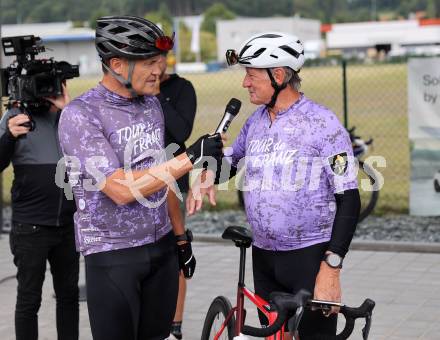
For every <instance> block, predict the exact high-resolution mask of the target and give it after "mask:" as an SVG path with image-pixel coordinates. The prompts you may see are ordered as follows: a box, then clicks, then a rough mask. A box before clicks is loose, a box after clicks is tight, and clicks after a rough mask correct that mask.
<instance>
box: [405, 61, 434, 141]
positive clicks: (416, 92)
mask: <svg viewBox="0 0 440 340" xmlns="http://www.w3.org/2000/svg"><path fill="white" fill-rule="evenodd" d="M408 110H409V138H410V139H417V138H440V58H414V59H410V60H409V62H408Z"/></svg>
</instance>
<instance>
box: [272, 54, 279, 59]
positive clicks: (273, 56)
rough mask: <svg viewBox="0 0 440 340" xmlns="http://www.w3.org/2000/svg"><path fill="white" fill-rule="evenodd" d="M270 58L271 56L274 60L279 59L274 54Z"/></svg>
mask: <svg viewBox="0 0 440 340" xmlns="http://www.w3.org/2000/svg"><path fill="white" fill-rule="evenodd" d="M270 56H271V57H272V58H275V59H278V56H277V55H273V54H271V55H270Z"/></svg>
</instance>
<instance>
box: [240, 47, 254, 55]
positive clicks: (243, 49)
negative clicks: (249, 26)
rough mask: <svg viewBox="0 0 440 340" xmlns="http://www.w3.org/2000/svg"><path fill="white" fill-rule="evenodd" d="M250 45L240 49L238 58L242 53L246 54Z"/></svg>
mask: <svg viewBox="0 0 440 340" xmlns="http://www.w3.org/2000/svg"><path fill="white" fill-rule="evenodd" d="M251 46H252V45H246V46H245V47H243V48H242V49H241V51H240V55H239V57H241V56H242V55H243V53H244V52H246V50H247V49H248V48H249V47H251Z"/></svg>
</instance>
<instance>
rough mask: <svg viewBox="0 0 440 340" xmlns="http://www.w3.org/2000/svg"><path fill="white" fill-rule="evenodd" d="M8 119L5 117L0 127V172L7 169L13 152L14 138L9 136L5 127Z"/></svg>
mask: <svg viewBox="0 0 440 340" xmlns="http://www.w3.org/2000/svg"><path fill="white" fill-rule="evenodd" d="M9 118H10V117H5V121H4V122H2V124H1V126H0V172H2V171H3V170H5V169H6V168H7V167H8V165H9V163H10V162H11V159H12V156H13V154H14V150H15V141H16V138H14V136H12V135H11V133H10V132H9V129H8V127H7V120H8V119H9Z"/></svg>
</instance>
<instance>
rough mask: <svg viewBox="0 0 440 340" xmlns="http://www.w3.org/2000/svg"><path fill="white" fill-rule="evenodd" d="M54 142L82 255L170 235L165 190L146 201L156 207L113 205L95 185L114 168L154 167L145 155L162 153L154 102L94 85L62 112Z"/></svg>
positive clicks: (160, 121) (160, 120)
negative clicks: (71, 196)
mask: <svg viewBox="0 0 440 340" xmlns="http://www.w3.org/2000/svg"><path fill="white" fill-rule="evenodd" d="M59 137H60V143H61V147H62V150H63V153H64V156H65V159H66V163H67V172H68V175H69V181H70V182H71V184H72V190H73V193H74V196H75V201H76V205H77V212H76V213H75V216H74V220H75V230H76V242H77V249H78V250H79V251H80V252H81V253H82V254H83V255H89V254H92V253H98V252H103V251H110V250H116V249H122V248H129V247H136V246H140V245H144V244H148V243H152V242H155V241H157V240H158V239H160V238H161V237H162V236H164V235H165V234H167V233H168V232H169V231H170V230H171V225H170V221H169V217H168V210H167V205H166V200H164V195H165V194H166V193H165V189H163V190H160V191H159V192H156V193H154V194H153V195H150V196H149V197H148V198H147V199H148V200H149V201H150V202H154V203H155V205H156V206H151V205H148V204H141V203H140V201H139V202H138V201H135V202H133V203H130V204H127V205H117V204H116V203H114V202H113V201H112V200H111V199H110V198H109V197H108V196H107V195H106V194H104V193H103V192H101V191H99V189H97V188H96V186H95V184H97V183H98V182H102V180H103V179H104V178H105V177H108V176H109V175H111V174H112V173H114V172H115V171H116V170H117V169H120V168H124V167H125V168H126V169H127V168H130V169H133V170H141V169H146V168H150V167H152V166H154V165H156V160H157V157H154V155H151V152H154V151H156V152H160V151H162V150H163V148H164V118H163V113H162V109H161V106H160V103H159V101H158V100H157V99H156V97H154V96H145V97H139V98H136V99H129V98H125V97H122V96H120V95H118V94H116V93H114V92H111V91H109V90H108V89H106V88H105V87H104V86H102V85H101V84H100V85H98V86H97V87H95V88H94V89H91V90H90V91H88V92H86V93H85V94H83V95H81V96H80V97H78V98H76V99H75V100H73V101H72V102H71V103H70V104H69V105H68V106H67V107H66V108H65V109H64V110H63V112H62V114H61V118H60V123H59ZM68 156H70V157H68ZM162 201H163V202H162ZM160 202H162V203H160Z"/></svg>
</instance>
